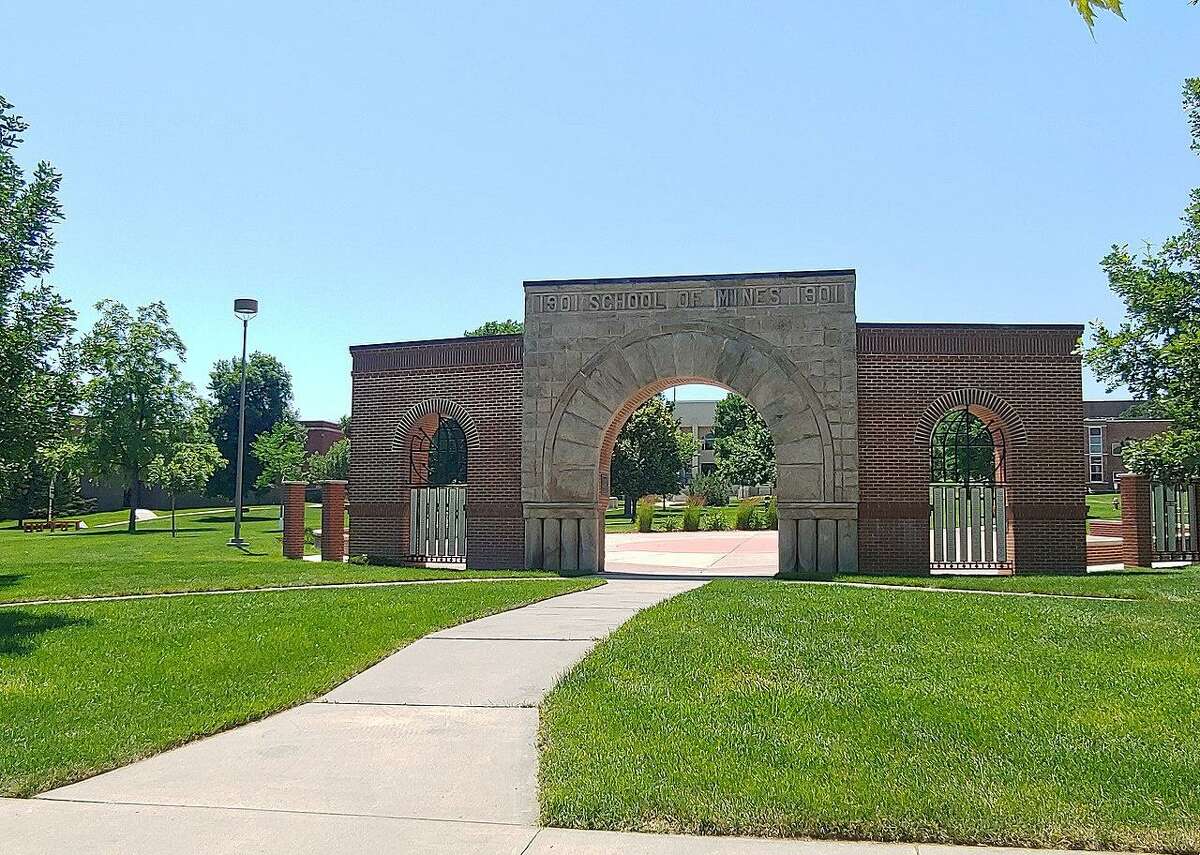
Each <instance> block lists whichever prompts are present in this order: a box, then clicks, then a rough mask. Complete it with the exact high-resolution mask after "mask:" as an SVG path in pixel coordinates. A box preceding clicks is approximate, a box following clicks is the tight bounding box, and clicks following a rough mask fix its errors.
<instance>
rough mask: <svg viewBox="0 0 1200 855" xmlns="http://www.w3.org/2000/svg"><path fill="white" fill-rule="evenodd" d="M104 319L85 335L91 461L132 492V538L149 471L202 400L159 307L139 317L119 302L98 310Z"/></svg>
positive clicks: (146, 309) (87, 438)
mask: <svg viewBox="0 0 1200 855" xmlns="http://www.w3.org/2000/svg"><path fill="white" fill-rule="evenodd" d="M96 310H97V311H98V312H99V317H98V318H97V319H96V323H95V325H94V326H93V327H92V330H91V332H89V333H88V334H87V335H86V336H84V339H83V343H82V362H83V367H84V370H85V371H87V373H88V375H89V379H88V381H87V383H86V384H85V385H84V393H83V401H84V410H85V418H86V420H87V425H86V427H85V429H84V431H83V444H84V449H85V456H86V458H87V460H88V463H89V464H90V465H91V467H92V468H93V470H94V471H96V472H97V473H99V474H117V475H120V476H121V477H122V478H123V479H124V482H125V486H127V487H128V488H129V489H130V492H131V493H132V501H131V502H130V507H129V531H131V532H133V531H136V530H137V513H136V512H137V508H138V507H140V505H141V501H142V485H143V483H144V480H145V477H146V469H147V467H148V466H149V465H150V462H151V461H152V460H154V458H156V457H158V456H160V455H165V454H167V453H169V451H170V448H171V445H172V443H173V442H174V441H175V439H176V438H177V437H178V435H179V433H180V431H181V430H183V429H184V428H185V426H186V424H187V419H188V416H189V414H190V413H191V412H192V410H193V408H194V406H195V402H196V394H195V390H194V389H193V388H192V385H191V384H190V383H188V382H186V381H185V380H184V379H183V377H182V375H181V373H180V370H179V363H180V362H182V361H183V359H184V357H185V350H184V346H183V342H182V341H181V340H180V338H179V335H178V333H176V332H175V330H174V328H173V327H172V326H171V322H170V318H169V317H168V315H167V307H166V306H164V305H163V304H162V303H161V302H155V303H150V304H149V305H147V306H141V307H140V308H138V310H137V312H136V314H135V313H133V312H130V310H129V309H128V308H127V307H126V306H125V305H123V304H122V303H119V302H117V301H116V300H103V301H101V302H99V303H97V304H96Z"/></svg>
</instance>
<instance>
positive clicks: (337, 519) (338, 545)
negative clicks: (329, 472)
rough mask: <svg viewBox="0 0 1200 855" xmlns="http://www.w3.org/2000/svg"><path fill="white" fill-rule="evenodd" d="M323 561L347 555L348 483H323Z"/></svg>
mask: <svg viewBox="0 0 1200 855" xmlns="http://www.w3.org/2000/svg"><path fill="white" fill-rule="evenodd" d="M320 485H321V560H322V561H341V560H342V558H343V557H344V556H345V554H346V482H345V481H321V482H320Z"/></svg>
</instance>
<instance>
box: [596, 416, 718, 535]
mask: <svg viewBox="0 0 1200 855" xmlns="http://www.w3.org/2000/svg"><path fill="white" fill-rule="evenodd" d="M697 450H698V443H697V442H696V438H695V437H694V436H692V434H691V431H687V430H683V429H681V428H680V427H679V419H677V418H675V412H674V409H673V408H672V406H671V404H670V403H669V402H668V401H667V399H666V398H664V397H663V396H662V395H655V396H654V397H652V398H651V399H650V400H648V401H646V403H644V404H642V405H641V406H640V407H638V408H637V409H636V410H634V411H633V415H631V416H630V417H629V421H627V422H625V425H624V427H622V428H621V432H620V433H619V434H618V435H617V441H616V444H615V445H614V446H613V454H612V464H611V468H610V470H609V472H610V475H611V479H612V489H613V492H614V493H616V494H617V495H618V496H624V497H625V514H626V516H628V517H630V518H632V517H633V513H634V511H633V506H634V503H635V502H636V500H637V499H638V498H639V497H641V496H645V495H650V494H662V495H669V494H671V493H677V492H678V491H679V488H680V486H681V485H682V483H683V473H684V471H685V470H686V469H687V467H688V466H689V465H690V463H691V460H692V457H693V455H695V453H696V451H697Z"/></svg>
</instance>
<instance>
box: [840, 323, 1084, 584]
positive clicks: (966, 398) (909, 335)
mask: <svg viewBox="0 0 1200 855" xmlns="http://www.w3.org/2000/svg"><path fill="white" fill-rule="evenodd" d="M1082 334H1083V328H1082V327H1080V326H1075V325H1069V326H1008V325H998V326H980V325H953V324H947V325H922V324H859V327H858V424H859V429H858V455H859V567H860V569H862V570H864V571H868V572H869V571H876V572H882V571H903V572H912V571H913V570H914V569H918V568H921V567H927V566H928V564H929V495H928V484H929V433H930V430H931V429H932V427H933V425H934V423H935V422H936V421H937V419H938V418H940V417H941V416H942V415H944V414H945V412H946V411H947V410H948V409H949V408H950V407H951V406H955V405H962V404H973V405H974V406H975V407H977V408H979V409H982V410H985V411H990V412H991V413H992V414H993V415H994V416H995V417H996V418H997V420H998V421H999V423H1000V424H1001V426H1002V428H1003V429H1004V434H1005V441H1006V446H1007V448H1006V466H1005V473H1004V480H1005V486H1006V487H1007V491H1008V497H1007V501H1008V505H1009V519H1010V521H1011V525H1010V536H1009V547H1010V554H1011V556H1012V560H1013V565H1014V571H1015V572H1018V573H1019V572H1063V571H1076V572H1077V571H1080V570H1082V569H1083V567H1084V566H1085V556H1084V553H1085V530H1084V519H1085V505H1084V488H1083V483H1084V477H1085V472H1084V461H1083V460H1082V459H1081V458H1080V454H1079V448H1080V445H1081V443H1082V442H1083V388H1082V384H1083V378H1082V371H1081V367H1080V359H1079V356H1078V354H1077V352H1076V351H1077V343H1078V340H1079V337H1080V336H1081V335H1082Z"/></svg>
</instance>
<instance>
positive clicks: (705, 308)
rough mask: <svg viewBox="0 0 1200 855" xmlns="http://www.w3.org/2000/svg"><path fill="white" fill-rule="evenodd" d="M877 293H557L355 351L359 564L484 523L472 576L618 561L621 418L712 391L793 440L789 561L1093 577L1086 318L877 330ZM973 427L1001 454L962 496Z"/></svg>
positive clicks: (767, 282)
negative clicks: (653, 399) (508, 328)
mask: <svg viewBox="0 0 1200 855" xmlns="http://www.w3.org/2000/svg"><path fill="white" fill-rule="evenodd" d="M855 287H856V282H855V275H854V272H853V271H845V270H842V271H807V272H799V273H780V274H736V275H720V276H687V277H650V278H642V279H638V278H633V279H619V280H563V281H553V282H533V283H526V326H525V333H524V335H523V336H522V335H512V336H492V337H483V338H458V339H440V340H433V341H415V342H397V343H390V344H379V345H361V346H356V347H353V348H351V354H352V357H353V393H352V394H353V396H352V415H353V432H354V454H353V455H352V456H351V470H350V503H351V504H350V515H351V528H350V538H351V541H350V551H351V553H352V554H367V555H370V556H374V557H376V558H382V559H391V560H397V561H400V560H436V559H437V557H438V556H453V557H456V558H457V557H461V556H459V555H458V553H459V552H460V551H462V547H461V546H460V547H458V548H456V547H455V546H454V541H455V538H456V537H459V538H461V537H462V535H463V532H464V530H465V533H466V534H465V558H466V562H467V564H468V565H469V566H474V567H517V566H538V567H542V566H544V567H547V568H549V569H564V570H578V571H581V572H587V571H590V570H592V569H602V568H603V566H604V545H603V541H604V526H603V512H604V507H605V506H606V505H607V498H608V496H607V493H608V473H607V471H606V470H607V463H608V454H610V453H611V445H612V440H613V439H614V438H615V435H616V433H617V431H619V429H620V427H621V424H623V422H624V419H625V418H627V417H628V415H629V413H631V412H632V411H633V409H634V408H636V406H637V405H639V404H640V403H641V402H642V401H644V400H645V399H646V398H647V397H649V395H652V394H655V393H656V392H658V391H661V390H662V389H666V388H669V387H670V386H673V385H676V384H679V383H710V384H713V385H719V386H723V387H725V388H732V389H734V390H735V391H737V392H738V393H739V394H741V395H743V397H746V398H747V400H748V401H750V403H751V404H752V405H753V406H755V408H756V409H757V410H758V411H759V413H760V414H761V415H763V417H764V418H765V419H766V420H767V423H768V426H769V427H770V429H771V431H772V435H773V436H774V437H775V440H776V453H777V462H778V466H779V473H780V474H779V479H778V482H779V488H778V490H779V496H778V509H779V518H780V534H779V550H780V567H781V570H784V571H785V572H801V573H803V572H816V573H822V574H828V573H832V572H835V571H841V572H852V571H855V570H859V571H863V572H889V571H891V572H896V571H900V572H929V571H930V569H931V567H936V568H938V569H939V570H943V571H944V570H949V571H951V572H999V573H1006V572H1022V571H1043V572H1047V571H1049V572H1072V571H1081V570H1082V569H1083V568H1084V566H1085V522H1084V519H1085V506H1084V493H1085V488H1084V483H1085V480H1086V475H1087V469H1086V466H1085V461H1084V459H1082V458H1081V456H1080V454H1079V448H1080V446H1081V444H1083V443H1084V411H1083V401H1082V369H1081V364H1080V358H1079V356H1078V353H1077V342H1078V340H1079V338H1080V336H1081V335H1082V332H1083V328H1082V326H1080V325H1074V324H1072V325H1053V324H1032V325H1011V324H1006V325H994V324H871V323H856V322H855V320H854V314H853V312H854V308H853V307H854V290H855ZM681 403H682V402H681ZM951 417H953V419H952V418H951ZM952 421H953V423H955V424H968V425H972V426H973V427H972V430H974V431H975V433H974V434H972V435H971V442H983V443H986V446H987V451H986V454H987V455H990V456H989V457H988V458H987V460H985V461H984V463H985V465H984V466H983V469H984V470H987V471H986V472H985V473H984V476H981V478H980V479H979V480H972V478H973V477H974V476H970V475H967V476H964V479H965V480H964V481H963V483H962V484H961V485H958V486H956V485H955V484H953V483H952V484H949V485H947V484H944V483H933V482H931V477H932V472H933V467H932V464H931V443H935V442H940V443H944V442H947V441H948V440H946V437H947V436H949V434H948V433H947V428H946V425H948V424H951V422H952ZM960 432H961V431H960ZM937 437H941V438H940V439H938V438H937ZM955 441H956V442H957V441H958V440H957V439H956V440H955ZM956 447H957V446H956ZM965 447H966V446H964V448H965ZM974 451H976V452H977V451H978V448H975V449H974ZM956 453H957V452H956ZM964 459H965V458H964ZM456 467H460V468H456ZM435 471H445V472H460V473H461V475H460V476H455V477H440V476H439V477H434V476H432V475H431V473H434V472H435ZM939 477H948V476H944V474H943V476H939ZM955 477H957V476H955ZM463 496H465V498H462V497H463ZM455 497H458V498H455ZM935 497H937V498H936V499H935ZM947 497H949V498H947ZM456 502H462V503H463V504H462V505H458V504H456ZM935 503H936V505H937V508H938V510H937V511H936V512H934V513H933V514H932V515H931V507H933V506H934V504H935ZM464 515H465V519H463V517H464ZM931 523H932V529H933V530H932V531H931ZM464 526H465V528H464Z"/></svg>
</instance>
